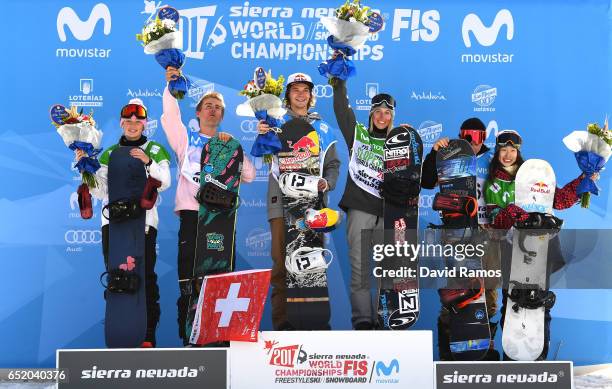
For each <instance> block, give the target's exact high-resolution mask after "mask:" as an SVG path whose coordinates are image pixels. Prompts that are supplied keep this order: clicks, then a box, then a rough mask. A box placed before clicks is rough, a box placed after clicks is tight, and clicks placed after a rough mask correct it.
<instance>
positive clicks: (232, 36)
mask: <svg viewBox="0 0 612 389" xmlns="http://www.w3.org/2000/svg"><path fill="white" fill-rule="evenodd" d="M342 2H343V0H340V1H338V4H333V2H330V1H322V0H311V1H302V0H300V1H294V2H288V1H286V2H281V1H277V0H265V1H257V2H253V1H238V0H236V1H234V2H228V1H219V2H213V1H207V0H203V1H195V0H177V1H176V2H175V3H172V4H168V5H171V6H173V7H175V8H176V9H177V10H178V11H179V13H180V19H179V28H180V31H181V33H182V36H183V48H182V49H183V51H184V53H185V55H186V62H185V66H184V72H185V74H186V75H187V76H188V77H189V78H190V79H191V81H192V85H191V88H190V89H189V91H188V94H187V95H186V96H185V99H184V100H182V101H181V102H180V108H181V111H182V119H183V122H184V123H185V125H186V126H187V128H188V131H190V132H193V134H192V135H191V136H196V132H197V131H198V128H199V127H198V124H197V122H196V120H195V104H196V103H197V101H198V100H199V98H200V97H201V96H202V94H203V93H205V92H207V91H209V90H216V91H219V92H221V93H222V94H223V95H224V97H225V101H226V105H227V110H226V114H225V118H224V120H223V122H222V126H221V131H225V132H229V133H230V134H232V135H233V136H234V137H235V138H237V139H238V140H240V142H241V143H242V146H243V148H244V149H245V150H247V151H248V150H250V149H251V147H252V144H253V141H254V139H255V137H256V134H257V129H256V125H257V121H256V120H255V118H245V117H240V116H238V115H236V114H235V109H236V107H237V106H238V105H239V104H240V103H242V102H244V98H243V97H241V96H239V95H238V92H239V90H241V89H242V88H243V86H244V84H245V83H246V82H247V81H248V80H249V79H250V78H252V74H253V70H254V68H255V67H257V66H261V67H263V68H264V69H266V70H268V69H271V70H272V72H273V75H274V76H275V77H276V76H278V75H281V74H282V75H284V76H285V77H286V76H288V75H289V74H291V73H294V72H298V71H300V72H306V73H308V74H310V75H311V76H312V77H313V79H314V80H315V86H314V94H315V95H316V97H317V103H316V110H317V111H318V112H319V113H321V115H322V117H323V118H324V120H326V121H327V122H328V123H330V124H331V125H335V123H336V121H335V118H334V113H333V107H332V88H331V86H329V85H328V84H327V79H326V78H325V77H324V76H321V75H319V74H318V71H317V66H318V65H319V63H321V62H322V61H324V60H326V59H327V58H329V56H330V54H331V52H330V50H329V47H328V45H327V36H328V34H327V32H326V30H325V28H324V27H323V26H322V24H321V23H320V22H319V19H320V18H321V17H324V16H332V15H333V12H334V8H333V6H335V5H338V6H339V5H340V4H341V3H342ZM367 5H372V6H373V8H375V9H378V11H379V12H380V14H381V15H382V16H383V18H384V20H385V25H384V28H383V29H382V30H381V31H380V32H378V33H376V34H373V35H371V36H370V38H369V39H368V40H367V41H366V43H365V45H364V46H363V47H362V48H361V49H360V50H359V51H358V52H357V53H356V54H355V56H353V61H354V64H355V66H356V70H357V74H356V76H355V77H352V78H350V79H349V80H348V91H349V101H350V103H351V106H352V107H353V109H354V110H355V112H356V115H357V119H358V120H359V121H366V120H367V116H368V111H369V108H370V100H371V98H372V97H373V96H374V95H376V94H377V93H379V92H385V93H389V94H391V95H393V96H394V97H395V98H396V100H397V102H398V103H397V114H396V119H395V122H396V123H409V124H411V125H412V126H413V127H415V128H416V129H417V130H418V131H419V133H420V134H421V136H422V138H423V141H424V143H425V152H426V153H427V152H429V150H430V149H431V146H432V144H433V143H435V141H436V140H438V139H439V138H440V137H445V136H446V137H456V136H457V135H458V129H459V126H460V124H461V123H462V122H463V120H465V119H466V118H469V117H473V116H477V117H479V118H481V119H482V120H483V122H484V123H485V124H486V125H487V139H486V143H487V144H488V145H492V144H493V143H494V139H495V136H496V134H497V133H498V132H499V131H501V130H503V129H515V130H517V131H519V132H520V133H521V135H522V136H523V140H524V146H523V148H522V149H521V151H522V153H523V155H524V156H525V157H526V158H541V159H545V160H547V161H549V162H550V163H551V165H552V166H553V168H554V169H555V172H556V175H557V182H558V183H559V184H561V185H562V184H565V183H566V182H569V181H570V180H572V179H574V178H575V177H577V176H578V175H579V174H580V171H579V170H578V167H577V164H576V161H575V159H574V156H573V154H572V153H571V152H570V151H569V150H568V149H567V148H566V147H565V146H564V144H563V143H562V139H563V137H564V136H565V135H567V134H569V133H570V132H571V131H573V130H577V129H583V130H584V129H586V126H587V123H589V122H598V123H600V124H602V123H603V120H604V117H605V115H606V113H611V112H612V107H611V105H610V101H611V100H610V90H611V88H610V85H611V82H612V77H611V75H612V72H611V71H610V64H611V63H612V62H611V61H610V60H609V58H610V56H611V55H612V52H611V50H610V42H611V32H612V29H611V28H610V27H611V21H610V18H611V14H610V2H609V1H608V0H589V1H579V0H573V1H566V0H557V1H546V2H533V1H526V0H515V1H502V0H494V1H484V0H479V1H451V0H447V1H441V0H440V1H420V0H419V1H417V0H415V1H411V2H409V3H407V2H402V1H384V2H373V4H367ZM161 6H162V2H161V1H157V0H151V1H147V0H145V1H136V0H130V1H119V0H97V1H93V0H79V1H76V0H72V1H71V0H45V1H43V0H38V1H34V0H20V1H16V0H13V1H8V2H4V3H3V9H4V12H3V14H4V15H5V18H4V25H5V28H4V31H5V32H4V34H5V37H4V38H3V39H1V40H0V48H1V51H2V52H3V53H4V55H3V58H4V59H3V60H2V61H1V65H0V66H1V67H2V72H1V74H3V76H4V77H5V79H4V81H3V87H2V97H1V99H2V104H0V110H1V113H2V115H1V117H2V123H1V124H0V168H1V173H0V174H1V175H0V177H1V181H0V215H2V218H3V222H2V223H1V224H0V366H3V367H4V366H52V365H54V363H55V360H54V359H55V350H56V349H57V348H90V347H104V331H103V318H104V300H103V297H102V290H103V289H102V287H101V286H100V284H99V282H98V279H99V276H100V273H102V272H103V270H104V269H103V267H104V266H103V260H102V251H101V244H100V241H101V233H100V211H101V207H102V204H101V203H99V202H94V211H95V215H94V218H93V219H92V220H82V219H81V218H80V214H79V209H78V202H77V194H76V189H77V186H78V183H79V182H80V177H79V174H78V172H77V171H76V170H75V169H74V168H73V165H74V161H73V155H72V154H71V152H69V151H68V150H67V149H66V147H65V145H64V144H63V142H62V141H61V139H60V137H59V136H58V135H57V133H56V132H55V130H54V127H53V126H52V125H51V121H50V118H49V115H48V111H49V108H50V107H51V106H52V105H53V104H56V103H59V104H63V105H66V106H68V105H75V106H77V107H79V108H83V109H84V111H85V112H86V113H88V112H89V111H90V110H93V111H94V115H95V119H96V121H97V123H98V125H99V128H100V129H101V130H102V131H103V132H104V137H103V144H102V146H103V147H108V146H110V145H112V144H114V143H116V142H117V141H118V139H119V136H120V134H121V129H120V127H119V112H120V109H121V107H122V106H123V105H124V104H125V103H127V101H128V100H129V99H131V98H134V97H138V98H141V99H142V100H143V101H144V103H145V105H146V106H147V107H148V110H149V116H150V120H149V123H148V125H147V128H146V133H145V134H146V135H147V136H148V137H149V138H151V139H153V140H155V141H157V142H160V143H162V144H164V145H165V146H167V148H168V150H170V147H169V146H168V143H167V140H166V137H165V135H164V132H163V130H162V128H161V122H160V116H161V114H162V94H163V91H164V88H165V84H166V83H165V78H164V70H163V69H162V68H161V67H160V66H159V64H158V63H157V62H156V61H155V59H154V57H153V56H151V55H145V54H144V52H143V49H142V47H141V46H140V44H139V42H137V41H136V38H135V35H136V33H139V32H140V31H141V29H142V26H143V25H144V23H145V22H146V20H147V19H148V18H151V17H154V15H155V14H156V13H157V10H158V9H159V8H160V7H161ZM330 7H332V8H330ZM334 130H335V131H338V130H337V129H334ZM339 138H342V137H341V136H339ZM337 148H338V151H339V154H340V157H341V159H342V163H343V165H342V168H341V171H342V174H341V177H340V181H339V182H338V185H337V189H336V190H335V191H334V192H333V193H332V195H331V205H332V207H336V206H337V202H338V200H339V199H340V197H341V195H342V191H343V189H344V183H345V180H346V172H347V162H348V161H347V156H348V150H347V146H346V144H345V143H344V141H343V140H340V142H339V143H338V144H337ZM254 162H255V165H256V168H257V175H256V179H255V182H253V183H251V184H248V185H243V186H242V188H241V208H240V210H239V216H238V217H239V223H238V229H237V237H236V239H237V240H236V241H237V255H238V259H237V268H238V269H241V270H242V269H251V268H269V267H271V258H270V242H271V235H270V231H269V227H268V223H267V222H266V220H267V213H266V197H265V195H266V189H267V177H268V170H267V166H266V165H265V164H263V163H262V161H261V159H257V160H255V161H254ZM172 171H173V182H172V187H171V188H170V189H169V190H167V191H165V192H163V193H162V194H161V196H160V200H159V218H160V223H159V233H158V246H157V251H158V262H157V273H158V276H159V284H160V289H161V300H160V303H161V309H162V316H161V322H160V327H159V330H158V344H159V345H160V346H162V347H169V346H178V345H179V339H178V331H177V324H176V304H175V302H176V299H177V297H178V295H179V292H178V285H177V271H176V262H177V232H178V217H177V216H176V214H174V212H173V208H174V196H175V189H176V174H177V173H178V172H177V168H176V161H173V163H172ZM598 184H599V186H600V187H601V191H600V195H599V196H593V197H592V199H591V207H590V209H588V210H586V209H581V208H580V207H573V208H572V209H570V210H567V211H563V212H561V213H559V216H560V217H562V218H563V219H564V220H565V227H567V228H575V229H586V228H605V226H607V227H609V226H610V225H611V224H612V215H611V214H610V212H609V210H610V209H611V207H612V192H611V190H610V189H611V188H610V175H609V173H608V172H606V171H604V172H603V173H602V179H601V180H600V181H599V182H598ZM434 194H435V192H434V191H424V192H423V193H422V196H421V204H420V205H421V220H420V223H421V226H425V225H427V224H428V223H429V222H436V223H437V222H439V218H438V215H437V214H436V213H435V212H433V211H432V210H431V203H432V199H433V195H434ZM328 245H329V247H330V249H331V250H332V251H333V252H334V257H335V259H336V260H334V262H333V264H332V266H331V267H330V269H329V284H330V291H331V296H332V297H331V298H332V327H333V328H334V329H349V328H350V303H349V290H348V285H349V281H350V266H349V263H348V256H347V244H346V233H345V226H344V225H341V227H340V228H338V229H337V230H335V231H334V232H333V233H331V234H329V236H328ZM422 295H423V297H422V298H423V301H422V307H423V308H422V313H421V317H420V319H419V322H418V324H417V326H416V327H417V328H418V329H435V323H436V317H437V315H438V313H439V309H440V308H439V302H438V298H437V293H436V291H435V290H433V291H432V290H426V291H423V294H422ZM611 300H612V294H611V293H610V292H609V291H608V290H584V291H575V290H568V291H564V292H563V294H562V296H560V298H559V299H558V302H557V306H555V308H554V309H553V324H552V337H551V350H553V351H556V352H555V353H553V352H551V353H549V356H550V357H551V358H552V357H553V356H556V357H557V358H558V359H562V360H564V359H571V360H574V361H575V363H576V364H591V363H604V362H612V351H611V350H612V335H611V334H612V310H610V309H609V307H610V306H612V305H611ZM578 307H580V308H578ZM262 329H271V320H270V308H269V304H268V305H267V306H266V312H265V313H264V318H263V321H262ZM498 335H499V334H498ZM498 344H501V342H498Z"/></svg>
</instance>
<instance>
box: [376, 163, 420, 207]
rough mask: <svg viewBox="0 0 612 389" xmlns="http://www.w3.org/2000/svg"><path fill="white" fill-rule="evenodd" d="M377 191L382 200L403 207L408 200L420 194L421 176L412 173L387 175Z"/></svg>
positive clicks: (417, 173)
mask: <svg viewBox="0 0 612 389" xmlns="http://www.w3.org/2000/svg"><path fill="white" fill-rule="evenodd" d="M378 190H379V192H380V196H381V197H382V198H383V199H385V200H387V201H389V202H391V203H393V204H396V205H400V206H405V205H406V203H407V202H408V200H410V199H411V198H414V197H416V196H418V195H419V193H420V192H421V174H420V173H419V172H416V171H414V172H411V173H410V174H396V175H389V176H388V177H387V178H385V180H384V181H383V182H381V184H380V186H379V187H378Z"/></svg>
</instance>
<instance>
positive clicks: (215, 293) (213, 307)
mask: <svg viewBox="0 0 612 389" xmlns="http://www.w3.org/2000/svg"><path fill="white" fill-rule="evenodd" d="M270 276H271V270H269V269H266V270H246V271H241V272H235V273H225V274H217V275H214V276H208V277H205V278H204V281H203V283H202V288H201V289H200V297H199V299H198V308H197V310H196V317H195V320H194V322H193V329H192V331H191V340H190V342H191V343H192V344H207V343H211V342H221V341H229V340H236V341H246V342H257V332H258V331H259V322H260V321H261V315H262V314H263V309H264V304H265V302H266V296H267V295H268V287H269V286H270Z"/></svg>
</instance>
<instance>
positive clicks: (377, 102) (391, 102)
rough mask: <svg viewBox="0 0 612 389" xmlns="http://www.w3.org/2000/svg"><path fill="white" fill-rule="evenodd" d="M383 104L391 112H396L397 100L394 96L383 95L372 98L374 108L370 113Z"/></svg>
mask: <svg viewBox="0 0 612 389" xmlns="http://www.w3.org/2000/svg"><path fill="white" fill-rule="evenodd" d="M383 104H384V105H386V106H387V108H389V109H390V110H392V111H393V110H395V99H394V98H393V96H391V95H388V94H386V93H381V94H378V95H376V96H374V97H372V107H371V108H370V111H373V110H374V108H378V107H380V106H382V105H383Z"/></svg>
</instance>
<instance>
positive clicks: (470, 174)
mask: <svg viewBox="0 0 612 389" xmlns="http://www.w3.org/2000/svg"><path fill="white" fill-rule="evenodd" d="M436 169H437V172H438V181H439V185H440V193H441V194H445V195H457V196H460V197H463V198H470V199H473V200H474V201H475V200H476V198H477V181H476V176H477V161H476V156H475V155H474V151H473V150H472V147H471V145H470V144H469V143H468V142H467V141H465V140H463V139H453V140H450V141H449V144H448V146H447V147H444V148H441V149H439V150H438V152H437V154H436ZM477 208H478V207H477V205H476V208H475V211H476V212H474V214H471V215H462V216H459V217H457V216H456V215H451V214H446V213H444V212H443V213H442V218H443V224H444V226H443V228H444V230H443V238H442V239H443V241H444V242H443V243H448V244H467V243H472V242H474V241H475V240H477V236H478V212H477ZM446 265H447V267H448V268H449V269H450V268H456V269H457V271H459V269H460V268H461V267H464V268H466V269H468V270H470V271H478V270H482V261H481V259H480V258H479V257H474V258H465V259H463V260H461V261H458V260H456V259H455V258H446ZM477 280H478V281H479V282H482V283H484V280H482V279H477ZM466 281H467V280H466V279H463V280H460V279H459V278H457V279H449V280H448V283H447V285H446V288H447V289H460V288H463V287H465V285H463V284H462V282H466ZM449 331H450V339H449V343H450V351H451V354H452V356H453V359H455V360H464V361H465V360H467V361H470V360H479V359H482V358H484V356H485V355H486V353H487V351H488V349H489V345H490V342H491V332H490V328H489V317H488V314H487V307H486V300H485V293H484V292H483V293H482V294H481V295H480V296H479V297H478V298H475V299H473V300H472V301H470V302H469V303H468V304H467V305H465V306H464V307H462V308H460V309H457V310H451V311H449Z"/></svg>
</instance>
